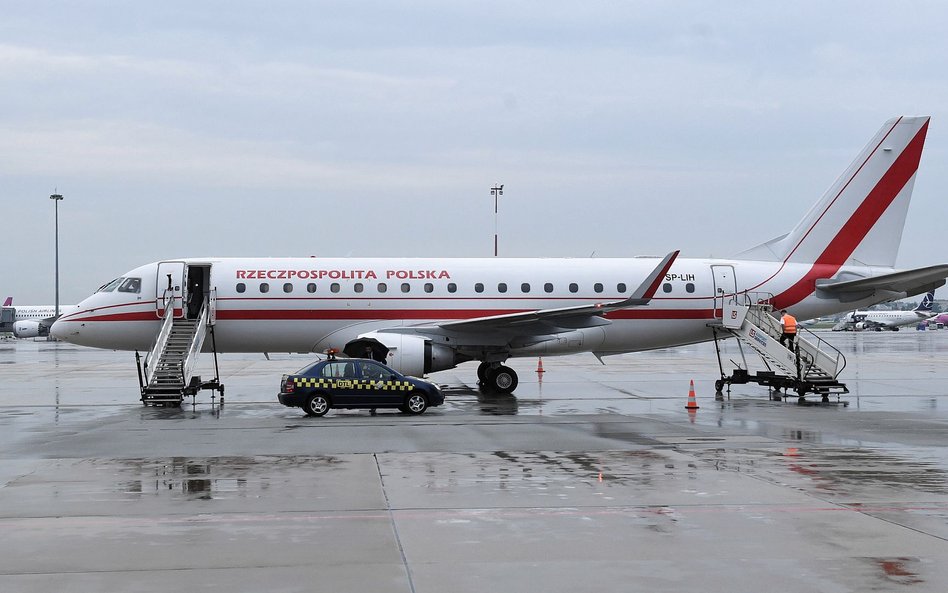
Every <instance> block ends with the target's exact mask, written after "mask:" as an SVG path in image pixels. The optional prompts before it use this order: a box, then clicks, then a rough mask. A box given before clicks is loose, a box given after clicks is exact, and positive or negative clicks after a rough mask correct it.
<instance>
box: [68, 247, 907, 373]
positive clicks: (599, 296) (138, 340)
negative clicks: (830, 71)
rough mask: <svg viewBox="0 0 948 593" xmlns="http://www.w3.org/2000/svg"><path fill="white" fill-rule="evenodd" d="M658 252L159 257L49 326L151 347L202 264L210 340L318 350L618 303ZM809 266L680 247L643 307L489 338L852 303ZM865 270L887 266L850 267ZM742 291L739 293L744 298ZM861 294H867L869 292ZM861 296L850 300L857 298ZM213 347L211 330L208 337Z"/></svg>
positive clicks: (642, 335)
mask: <svg viewBox="0 0 948 593" xmlns="http://www.w3.org/2000/svg"><path fill="white" fill-rule="evenodd" d="M655 264H656V259H655V258H650V257H645V258H630V259H557V258H549V259H546V258H545V259H507V258H505V259H493V258H479V259H407V258H393V259H388V258H370V259H369V258H367V259H362V258H345V259H341V258H340V259H328V258H327V259H321V258H319V259H318V258H206V259H187V260H176V261H175V262H156V263H152V264H148V265H145V266H141V267H139V268H136V269H134V270H131V271H130V272H128V273H127V274H125V275H124V276H123V278H140V283H139V291H138V292H134V293H133V292H117V291H114V290H113V291H108V292H97V293H95V294H94V295H92V296H90V297H89V298H87V299H86V300H84V301H83V302H82V303H80V305H79V306H78V309H77V311H75V312H72V313H70V314H68V315H64V316H63V317H62V318H61V320H60V322H59V323H58V324H57V332H59V333H60V334H61V335H64V336H66V337H67V339H68V340H69V341H71V342H74V343H77V344H83V345H87V346H94V347H100V348H112V349H122V350H148V349H149V348H150V347H151V346H152V344H153V343H154V340H155V336H156V335H157V333H158V331H159V328H160V325H161V313H162V312H163V306H162V302H163V301H162V296H163V294H164V292H165V291H166V290H167V289H168V286H169V278H168V274H171V275H172V277H171V278H170V286H171V288H172V291H174V292H175V297H176V307H183V304H182V303H184V302H186V301H187V300H188V298H189V295H188V291H187V288H186V287H185V286H184V285H185V283H186V279H185V273H186V270H187V269H190V268H203V269H206V270H207V279H208V280H207V283H206V286H207V287H208V288H209V290H207V292H208V296H209V298H210V300H211V303H212V311H213V312H212V314H213V316H214V318H215V320H216V323H215V326H214V328H215V343H216V348H217V351H218V352H314V351H315V352H321V351H324V350H326V349H328V348H333V347H335V348H341V347H342V346H344V345H345V344H346V343H347V342H348V341H350V340H352V339H353V338H355V337H356V336H358V335H361V334H364V333H366V332H371V331H373V330H376V329H382V328H392V327H393V326H396V327H397V326H401V327H407V326H412V325H418V324H427V323H432V322H434V321H445V320H462V319H473V318H482V317H487V316H493V315H503V314H509V313H517V312H522V311H530V310H538V309H550V308H558V307H569V306H576V305H582V304H588V303H596V302H609V301H619V300H622V299H624V298H626V297H628V296H629V292H630V291H631V290H633V289H634V288H635V287H636V286H638V284H639V283H640V282H641V281H642V279H643V278H644V277H645V276H646V275H647V274H648V273H649V272H651V271H652V269H653V268H654V267H655ZM815 267H817V266H814V265H813V264H793V263H781V262H757V261H741V260H713V259H678V260H676V261H675V262H674V264H673V266H672V267H671V269H669V270H668V273H667V274H666V275H665V277H664V278H663V279H662V282H661V285H660V286H659V288H658V291H657V292H656V294H655V296H654V297H653V298H652V300H651V302H650V303H649V305H648V306H644V307H635V308H629V309H623V310H619V311H613V312H610V313H608V314H606V315H605V316H604V317H605V319H607V320H608V321H609V323H606V324H603V325H600V326H597V327H586V328H579V329H577V330H576V331H574V332H568V333H566V334H565V335H560V336H558V338H557V339H555V340H547V341H543V342H537V341H535V340H534V341H532V343H529V342H528V343H519V344H518V343H517V342H516V336H515V332H512V331H508V332H505V333H504V334H498V335H491V336H486V335H485V337H484V339H485V340H491V341H494V342H497V346H502V345H504V344H502V342H503V341H504V340H512V341H510V342H508V343H507V344H506V346H507V347H508V349H509V353H510V356H512V357H516V356H534V355H538V354H539V355H552V354H571V353H575V352H596V353H602V354H617V353H622V352H631V351H636V350H648V349H653V348H662V347H670V346H677V345H682V344H689V343H694V342H699V341H703V340H706V339H709V338H710V336H711V330H710V329H709V327H708V324H709V323H712V322H713V321H714V320H715V319H716V318H719V317H720V309H721V306H722V302H723V299H729V298H732V297H734V296H735V295H738V297H739V298H741V299H744V298H753V299H754V300H755V301H757V300H762V299H767V298H770V297H771V296H772V297H773V303H774V305H775V306H777V307H778V308H789V309H791V311H792V312H793V313H794V315H796V316H797V317H798V318H800V319H805V318H810V317H816V316H820V315H827V314H831V313H837V312H840V311H842V310H846V309H851V308H852V306H853V303H846V304H845V305H844V304H841V303H839V302H838V301H836V300H833V299H821V298H817V297H816V296H814V295H813V288H814V282H813V281H812V280H810V278H811V277H815V276H817V275H819V274H818V273H819V272H820V271H819V270H816V271H815V270H814V268H815ZM837 271H843V272H851V273H854V274H857V275H859V276H872V275H876V274H879V273H885V272H889V271H891V270H890V269H887V268H866V267H851V266H846V267H844V268H841V269H840V270H837ZM744 293H747V296H746V297H745V295H744ZM868 302H871V301H867V303H866V304H868ZM857 306H858V305H857ZM209 348H211V344H210V343H209V342H207V343H205V349H209Z"/></svg>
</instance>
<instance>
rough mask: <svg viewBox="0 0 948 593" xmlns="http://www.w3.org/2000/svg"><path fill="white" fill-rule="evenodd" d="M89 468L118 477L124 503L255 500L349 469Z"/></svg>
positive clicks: (135, 464)
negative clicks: (300, 478)
mask: <svg viewBox="0 0 948 593" xmlns="http://www.w3.org/2000/svg"><path fill="white" fill-rule="evenodd" d="M89 463H91V464H92V467H93V468H94V469H95V470H101V471H102V472H111V473H112V474H114V475H115V485H116V488H117V489H118V491H119V492H120V493H121V494H122V495H123V497H125V498H141V497H146V496H169V497H170V498H171V499H187V500H213V499H227V498H248V497H257V496H259V495H260V494H261V493H262V492H263V491H267V490H270V489H271V488H279V487H280V486H281V484H283V483H284V482H288V481H290V480H292V479H294V476H296V475H297V474H302V473H305V474H307V475H309V476H310V477H312V478H313V479H315V480H318V479H332V478H330V477H329V476H328V474H327V473H326V472H327V471H331V470H335V469H341V468H342V467H343V465H344V464H345V462H344V461H343V460H342V459H340V458H338V457H333V456H316V457H305V456H262V457H214V458H198V457H195V458H190V457H172V458H165V459H101V460H98V459H97V460H91V461H90V462H89Z"/></svg>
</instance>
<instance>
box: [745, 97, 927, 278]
mask: <svg viewBox="0 0 948 593" xmlns="http://www.w3.org/2000/svg"><path fill="white" fill-rule="evenodd" d="M929 119H930V118H929V117H928V116H923V117H897V118H894V119H891V120H889V121H887V122H886V123H885V125H883V126H882V129H880V130H879V131H878V132H877V133H876V135H875V136H874V137H873V138H872V140H870V141H869V144H867V145H866V147H865V148H863V149H862V152H860V153H859V156H857V157H856V160H854V161H853V162H852V164H851V165H850V166H849V168H848V169H846V171H845V172H844V173H843V174H842V175H841V176H840V177H839V179H837V180H836V182H835V183H834V184H833V185H832V186H831V187H830V188H829V189H828V190H827V191H826V193H825V194H823V197H822V198H821V199H820V201H819V202H818V203H817V204H816V205H815V206H813V208H811V209H810V211H809V212H808V213H807V215H806V216H805V217H804V218H803V220H802V221H800V223H799V224H798V225H797V226H796V228H794V229H793V230H792V231H790V232H789V233H788V234H786V235H784V236H782V237H778V238H776V239H773V240H771V241H768V242H767V243H764V244H763V245H759V246H757V247H755V248H753V249H751V250H749V251H746V252H744V253H742V254H741V255H740V256H739V257H742V258H747V259H760V260H766V261H780V262H795V263H813V264H825V265H828V266H834V267H838V266H842V265H844V264H847V263H851V264H856V265H869V266H884V267H894V266H895V258H896V256H897V255H898V252H899V244H900V243H901V241H902V228H903V227H904V225H905V214H906V212H907V211H908V206H909V201H910V200H911V199H912V188H913V186H914V184H915V172H916V171H917V170H918V163H919V160H920V159H921V156H922V147H923V146H924V144H925V134H926V133H927V132H928V121H929Z"/></svg>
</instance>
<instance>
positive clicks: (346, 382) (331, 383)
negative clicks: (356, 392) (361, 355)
mask: <svg viewBox="0 0 948 593" xmlns="http://www.w3.org/2000/svg"><path fill="white" fill-rule="evenodd" d="M293 382H294V383H296V385H298V386H299V387H319V388H321V389H381V390H382V391H408V390H410V389H411V388H412V385H411V383H409V382H408V381H369V380H367V379H323V378H316V377H296V378H295V379H294V380H293Z"/></svg>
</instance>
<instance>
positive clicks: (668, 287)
mask: <svg viewBox="0 0 948 593" xmlns="http://www.w3.org/2000/svg"><path fill="white" fill-rule="evenodd" d="M662 290H664V291H665V292H671V291H672V285H671V284H669V283H668V282H666V283H665V284H662Z"/></svg>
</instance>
